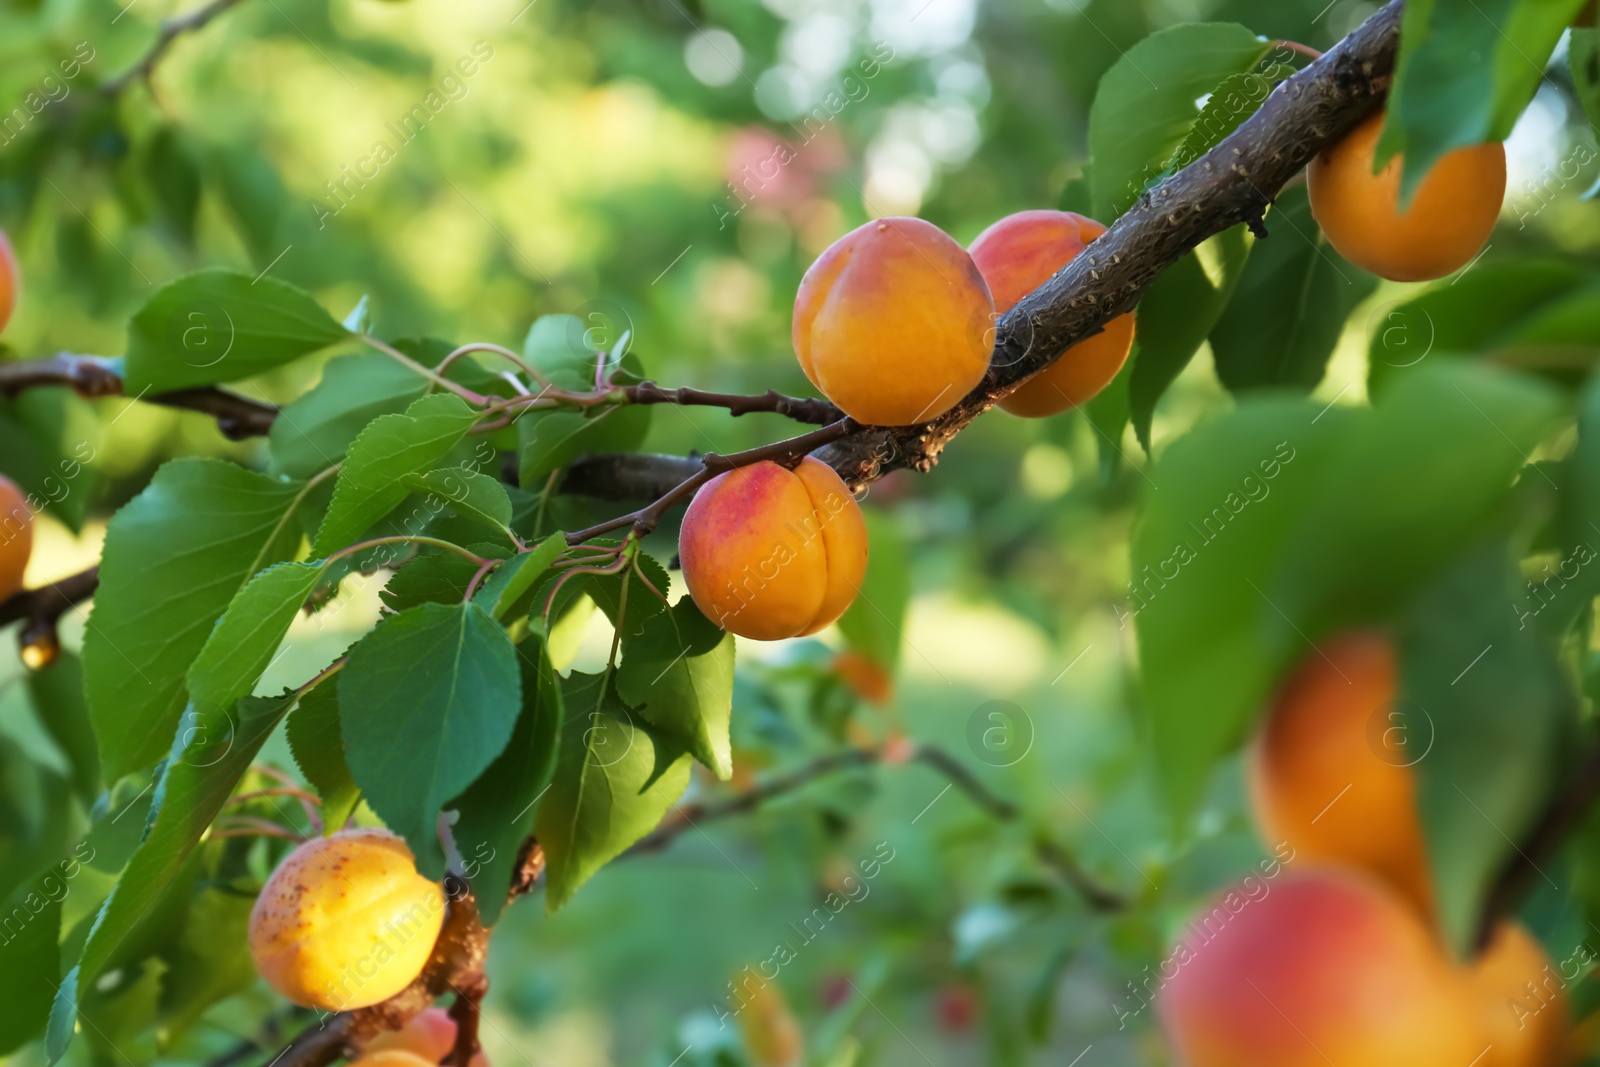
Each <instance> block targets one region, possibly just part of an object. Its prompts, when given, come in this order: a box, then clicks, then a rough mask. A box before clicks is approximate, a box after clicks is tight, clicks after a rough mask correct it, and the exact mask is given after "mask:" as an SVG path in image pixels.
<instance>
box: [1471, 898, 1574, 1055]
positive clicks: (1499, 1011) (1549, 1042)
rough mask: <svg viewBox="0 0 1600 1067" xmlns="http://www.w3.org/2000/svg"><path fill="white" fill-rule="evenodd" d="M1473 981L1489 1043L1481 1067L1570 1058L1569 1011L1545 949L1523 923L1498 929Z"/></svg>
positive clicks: (1473, 973)
mask: <svg viewBox="0 0 1600 1067" xmlns="http://www.w3.org/2000/svg"><path fill="white" fill-rule="evenodd" d="M1469 981H1470V982H1471V985H1472V988H1473V990H1474V992H1475V993H1476V995H1477V1004H1478V1009H1479V1013H1480V1017H1481V1018H1482V1021H1483V1026H1484V1030H1485V1032H1486V1036H1487V1039H1488V1043H1489V1051H1488V1052H1487V1053H1485V1054H1484V1057H1483V1059H1482V1060H1481V1061H1479V1064H1478V1067H1562V1065H1563V1064H1566V1063H1569V1062H1571V1060H1570V1057H1569V1056H1568V1050H1569V1048H1570V1046H1571V1043H1572V1022H1571V1013H1570V1009H1569V1008H1568V1005H1567V995H1566V993H1565V992H1563V990H1562V985H1563V981H1562V979H1561V978H1560V977H1559V976H1558V975H1557V974H1556V973H1555V971H1554V969H1553V968H1552V967H1551V966H1550V958H1549V957H1548V956H1546V955H1545V951H1544V947H1543V946H1542V945H1540V944H1539V942H1537V941H1535V940H1534V939H1533V935H1531V934H1530V933H1528V931H1527V929H1526V928H1524V927H1523V926H1522V925H1521V924H1520V923H1515V922H1503V923H1501V924H1500V925H1499V926H1497V927H1496V928H1495V931H1494V936H1493V937H1492V938H1491V939H1490V941H1489V947H1488V948H1487V949H1485V950H1484V953H1483V955H1482V956H1480V957H1478V959H1477V960H1476V961H1474V962H1473V964H1472V967H1471V971H1470V972H1469Z"/></svg>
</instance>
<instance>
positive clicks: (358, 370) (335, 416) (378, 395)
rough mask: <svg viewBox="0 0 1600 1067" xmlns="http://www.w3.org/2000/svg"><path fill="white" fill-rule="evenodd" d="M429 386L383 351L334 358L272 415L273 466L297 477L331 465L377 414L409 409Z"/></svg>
mask: <svg viewBox="0 0 1600 1067" xmlns="http://www.w3.org/2000/svg"><path fill="white" fill-rule="evenodd" d="M427 391H428V381H427V379H426V378H423V377H422V376H421V375H420V374H418V373H417V372H416V371H414V370H411V369H410V368H409V367H407V366H405V365H404V364H402V363H400V362H398V361H397V360H395V359H393V358H392V357H390V356H386V355H384V354H382V353H380V352H359V353H356V354H355V355H350V356H340V357H338V358H337V359H330V360H329V361H328V363H327V365H326V366H325V367H323V368H322V380H321V381H319V382H318V383H317V384H316V385H315V386H313V387H312V388H311V390H310V391H308V392H306V393H304V394H302V395H301V396H299V397H297V398H296V399H295V400H293V401H291V402H290V403H288V404H287V405H285V406H284V408H283V410H282V411H281V412H280V413H279V414H278V417H277V418H276V419H274V420H273V422H272V432H271V434H270V435H269V437H268V439H267V440H268V444H269V446H270V447H271V451H272V469H273V470H274V471H275V472H278V473H283V474H288V475H291V476H293V477H296V478H309V477H311V476H312V475H313V474H316V473H317V472H318V471H322V470H326V469H327V468H328V467H331V466H333V465H334V464H335V463H338V462H339V461H340V460H342V459H344V455H345V452H346V451H347V450H348V449H349V448H350V443H351V442H352V441H354V440H355V439H356V437H357V436H359V435H360V433H361V431H362V430H363V429H365V428H366V426H367V424H368V423H370V422H372V420H373V419H376V418H377V417H378V416H380V415H398V414H400V413H402V412H404V411H405V409H406V406H407V405H409V404H410V403H412V402H413V401H414V400H416V399H417V398H418V397H420V396H422V395H423V394H424V393H426V392H427Z"/></svg>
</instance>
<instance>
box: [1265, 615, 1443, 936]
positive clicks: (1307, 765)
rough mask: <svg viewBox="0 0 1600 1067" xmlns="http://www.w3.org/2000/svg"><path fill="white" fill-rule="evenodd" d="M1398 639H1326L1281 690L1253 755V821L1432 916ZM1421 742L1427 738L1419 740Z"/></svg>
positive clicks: (1275, 838)
mask: <svg viewBox="0 0 1600 1067" xmlns="http://www.w3.org/2000/svg"><path fill="white" fill-rule="evenodd" d="M1397 673H1398V667H1397V665H1396V662H1395V651H1394V646H1393V644H1392V643H1391V642H1390V641H1389V639H1388V638H1386V637H1384V636H1383V635H1381V634H1375V633H1351V634H1346V635H1344V636H1341V637H1338V638H1335V639H1333V640H1331V641H1325V642H1323V644H1322V647H1321V651H1320V652H1312V653H1311V654H1310V655H1308V656H1306V658H1305V660H1304V662H1303V663H1302V664H1301V666H1300V667H1299V669H1298V670H1296V672H1295V673H1294V674H1293V675H1292V676H1291V677H1290V679H1289V681H1288V682H1287V683H1286V684H1285V685H1284V687H1283V689H1282V690H1281V691H1280V692H1279V693H1278V696H1277V699H1276V701H1275V702H1274V704H1273V707H1272V708H1271V710H1270V711H1268V713H1267V718H1266V721H1265V723H1263V725H1262V728H1261V733H1260V735H1259V736H1258V737H1257V738H1256V742H1255V745H1254V747H1253V748H1252V749H1251V751H1250V756H1249V772H1250V796H1251V800H1252V801H1253V804H1252V806H1253V807H1254V809H1255V815H1256V824H1257V826H1258V827H1259V828H1260V831H1261V835H1262V838H1263V840H1265V841H1266V843H1267V844H1268V845H1269V846H1270V845H1275V844H1277V843H1278V842H1280V841H1281V842H1287V843H1288V845H1289V846H1290V847H1291V848H1293V849H1294V850H1295V852H1296V853H1297V854H1298V855H1300V856H1304V857H1306V858H1307V859H1311V860H1319V861H1323V862H1327V863H1333V864H1340V865H1345V866H1352V867H1359V868H1361V869H1363V870H1365V871H1367V872H1368V873H1370V874H1372V875H1374V876H1376V877H1378V878H1380V879H1382V880H1383V881H1385V882H1387V883H1388V884H1389V885H1391V886H1393V887H1394V888H1395V889H1397V890H1398V891H1399V892H1401V893H1403V894H1404V895H1405V896H1406V897H1408V898H1409V899H1410V900H1411V901H1412V902H1413V903H1414V904H1415V905H1416V906H1417V908H1418V909H1419V911H1420V912H1421V914H1423V915H1426V916H1431V915H1432V914H1433V881H1432V878H1431V877H1430V875H1429V870H1428V857H1427V849H1426V847H1425V845H1424V844H1423V837H1422V823H1421V820H1420V818H1419V817H1418V815H1417V799H1416V793H1417V786H1416V776H1415V774H1414V773H1413V771H1412V769H1411V766H1410V763H1411V762H1413V761H1414V760H1416V759H1417V758H1420V756H1421V754H1422V753H1421V752H1417V751H1410V750H1409V746H1408V745H1407V744H1406V741H1407V734H1406V730H1407V727H1408V726H1417V727H1419V728H1420V724H1417V723H1408V722H1407V721H1405V720H1404V719H1403V718H1401V717H1398V716H1397V713H1396V707H1395V694H1396V687H1397V684H1398V682H1397ZM1414 740H1415V741H1416V743H1417V744H1422V743H1424V742H1425V740H1426V738H1421V737H1419V738H1415V739H1414Z"/></svg>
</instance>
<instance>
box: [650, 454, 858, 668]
mask: <svg viewBox="0 0 1600 1067" xmlns="http://www.w3.org/2000/svg"><path fill="white" fill-rule="evenodd" d="M678 556H679V558H680V560H681V561H682V564H683V578H684V582H685V583H686V584H687V585H688V586H689V595H690V596H692V597H694V602H695V603H696V604H697V605H699V608H700V610H701V612H702V613H704V614H705V616H706V618H708V619H710V620H711V621H712V622H714V623H716V624H717V625H718V626H720V627H722V628H723V629H725V630H728V631H730V632H732V633H736V634H738V635H739V636H741V637H749V638H753V639H755V640H757V641H776V640H778V639H780V638H784V637H800V636H803V635H805V634H812V633H816V632H817V631H818V630H821V629H822V628H823V627H825V626H827V625H828V624H829V623H831V622H833V621H834V620H835V619H837V618H838V617H839V616H840V615H843V614H844V610H845V608H847V607H849V606H850V602H851V601H852V600H854V599H855V596H856V592H857V590H858V589H859V588H860V586H861V579H862V578H863V577H864V576H865V574H866V570H867V526H866V522H865V520H864V519H862V517H861V505H859V504H857V503H856V499H855V497H854V496H852V495H851V494H850V490H849V489H848V488H846V487H845V484H844V482H843V481H841V480H840V478H839V476H838V475H837V474H835V473H834V470H833V468H832V467H830V466H828V465H827V464H826V463H823V462H822V461H821V460H818V459H813V458H811V457H810V456H807V457H806V458H805V459H803V460H801V461H800V463H799V465H798V466H796V467H795V468H794V469H793V470H789V469H788V468H786V467H782V466H779V465H778V464H776V463H773V462H770V461H763V462H760V463H756V464H752V465H751V466H748V467H740V468H738V469H737V470H731V471H727V472H726V473H723V474H719V475H717V476H716V477H715V478H713V479H711V480H710V481H709V482H707V483H706V484H705V485H703V486H701V487H700V491H699V492H698V493H696V494H695V497H694V500H693V501H691V502H690V504H689V510H688V512H687V513H686V514H685V515H684V517H683V529H682V531H681V532H680V533H679V535H678Z"/></svg>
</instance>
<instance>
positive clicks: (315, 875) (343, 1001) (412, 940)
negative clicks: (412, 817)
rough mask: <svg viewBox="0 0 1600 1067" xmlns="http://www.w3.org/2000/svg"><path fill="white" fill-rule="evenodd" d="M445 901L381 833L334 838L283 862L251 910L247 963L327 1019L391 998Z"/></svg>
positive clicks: (418, 957) (405, 980)
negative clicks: (326, 1014)
mask: <svg viewBox="0 0 1600 1067" xmlns="http://www.w3.org/2000/svg"><path fill="white" fill-rule="evenodd" d="M444 911H445V900H444V893H443V891H442V890H441V889H440V887H439V886H438V884H437V883H434V882H430V881H428V880H427V879H426V878H424V877H422V875H420V874H418V873H417V869H416V866H415V863H414V861H413V859H412V856H411V850H410V849H408V848H407V847H406V844H405V842H404V841H402V840H401V839H400V838H398V837H396V836H395V835H394V834H392V833H390V832H389V831H387V830H382V829H355V830H341V831H339V832H338V833H336V834H334V835H333V836H332V837H329V838H327V839H326V840H323V839H319V838H313V839H312V840H310V841H307V842H305V843H304V844H303V845H301V846H300V847H298V848H296V849H295V850H294V851H293V852H291V853H289V855H288V856H287V857H285V858H284V860H283V862H282V863H280V864H279V865H278V869H277V870H275V871H273V872H272V877H270V878H268V879H267V884H266V885H264V886H263V887H262V888H261V895H260V896H259V897H257V898H256V903H255V907H254V908H252V909H251V912H250V955H251V957H252V958H253V959H254V960H255V965H256V970H257V971H259V972H260V974H261V977H263V978H265V979H266V980H267V984H268V985H270V986H272V988H274V989H276V990H277V991H278V992H279V993H282V994H283V995H284V996H286V997H288V998H289V999H290V1000H292V1001H294V1002H295V1003H296V1004H302V1005H304V1006H306V1007H309V1008H322V1009H326V1010H330V1011H345V1010H348V1009H351V1008H363V1007H366V1006H368V1005H370V1004H376V1003H378V1002H379V1001H382V1000H387V999H389V998H390V997H392V996H394V995H395V994H396V993H398V992H400V990H402V989H404V988H405V987H406V986H407V985H409V984H411V980H412V979H414V978H415V977H416V976H417V975H418V974H420V973H422V968H423V965H424V964H426V963H427V962H428V957H429V955H430V954H431V953H432V952H433V943H434V941H435V940H436V939H437V938H438V936H439V928H440V927H441V926H442V925H443V924H444Z"/></svg>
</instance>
